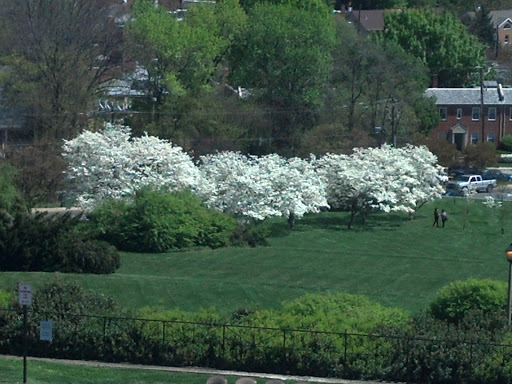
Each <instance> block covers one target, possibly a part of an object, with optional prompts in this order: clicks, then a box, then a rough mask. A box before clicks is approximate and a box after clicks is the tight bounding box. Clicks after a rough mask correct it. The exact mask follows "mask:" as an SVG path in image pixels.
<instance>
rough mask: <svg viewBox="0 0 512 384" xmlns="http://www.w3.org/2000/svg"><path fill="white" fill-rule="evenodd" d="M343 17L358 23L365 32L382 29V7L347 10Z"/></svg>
mask: <svg viewBox="0 0 512 384" xmlns="http://www.w3.org/2000/svg"><path fill="white" fill-rule="evenodd" d="M345 19H346V20H347V21H348V22H353V23H358V24H360V25H361V27H362V28H364V29H365V30H366V31H367V32H374V31H383V30H384V11H383V10H382V9H370V10H361V11H348V12H347V13H346V16H345Z"/></svg>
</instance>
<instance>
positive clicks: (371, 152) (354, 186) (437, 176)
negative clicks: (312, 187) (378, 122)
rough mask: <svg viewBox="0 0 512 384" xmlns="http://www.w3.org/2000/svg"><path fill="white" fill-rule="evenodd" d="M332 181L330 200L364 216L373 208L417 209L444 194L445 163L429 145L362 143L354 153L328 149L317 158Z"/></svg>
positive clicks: (327, 179) (349, 224)
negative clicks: (365, 145)
mask: <svg viewBox="0 0 512 384" xmlns="http://www.w3.org/2000/svg"><path fill="white" fill-rule="evenodd" d="M315 164H316V166H317V167H318V170H319V173H320V174H321V175H322V176H323V177H324V179H325V180H326V181H327V183H328V186H327V200H328V203H329V204H330V205H331V206H333V207H335V208H342V209H347V210H349V211H350V213H351V215H350V220H349V223H348V227H349V228H350V227H351V225H352V223H353V220H354V217H355V216H356V215H357V214H359V215H360V216H361V217H362V218H363V220H365V219H366V217H367V215H368V214H369V213H370V212H371V211H372V210H382V211H384V212H391V211H401V212H407V213H410V214H412V213H414V211H415V210H416V209H418V208H419V207H420V206H421V205H422V204H424V203H425V202H427V201H430V200H433V199H436V198H439V197H441V194H442V186H441V182H442V181H444V180H445V176H444V173H443V170H442V167H440V166H439V165H437V159H436V157H435V156H434V155H433V154H432V153H431V152H430V151H429V150H428V149H427V148H426V147H414V146H406V147H404V148H393V147H391V146H388V145H384V146H382V147H380V148H365V149H363V148H356V149H354V153H353V154H352V155H350V156H348V155H335V154H326V155H325V156H323V157H322V158H320V159H318V160H317V161H316V162H315Z"/></svg>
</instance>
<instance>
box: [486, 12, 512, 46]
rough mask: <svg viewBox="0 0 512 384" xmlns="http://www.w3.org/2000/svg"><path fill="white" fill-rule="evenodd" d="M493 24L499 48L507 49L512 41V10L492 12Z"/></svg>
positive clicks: (490, 13)
mask: <svg viewBox="0 0 512 384" xmlns="http://www.w3.org/2000/svg"><path fill="white" fill-rule="evenodd" d="M489 15H490V16H491V23H492V25H493V26H494V28H495V32H496V43H497V45H498V46H499V47H507V46H509V45H510V44H511V43H512V41H511V39H512V9H505V10H500V11H490V12H489Z"/></svg>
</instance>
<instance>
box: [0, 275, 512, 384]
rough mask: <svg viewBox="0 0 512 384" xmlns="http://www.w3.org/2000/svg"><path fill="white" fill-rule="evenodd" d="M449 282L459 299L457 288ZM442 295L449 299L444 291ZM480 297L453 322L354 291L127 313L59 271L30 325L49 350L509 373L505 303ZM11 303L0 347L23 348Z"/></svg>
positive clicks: (408, 378)
mask: <svg viewBox="0 0 512 384" xmlns="http://www.w3.org/2000/svg"><path fill="white" fill-rule="evenodd" d="M465 284H466V285H468V286H474V285H480V286H482V285H484V286H485V285H487V286H489V284H487V282H484V283H482V282H480V281H468V282H466V283H465ZM463 285H464V284H463ZM453 288H454V289H453V290H452V292H453V295H454V296H452V298H451V299H452V301H453V302H455V301H456V300H457V297H460V296H458V295H459V292H460V291H461V289H460V285H459V286H457V287H453ZM466 288H469V290H471V289H472V288H471V287H466ZM467 290H468V289H463V290H462V291H467ZM477 295H479V294H478V293H477ZM441 296H442V297H443V299H446V296H447V295H446V292H444V293H443V294H442V295H441ZM484 297H485V294H483V295H481V296H480V298H484ZM436 299H437V298H435V299H434V301H435V300H436ZM474 303H475V305H473V306H472V307H471V308H469V310H467V312H466V315H465V316H464V318H462V319H459V320H458V321H457V322H450V321H446V320H444V319H440V318H438V317H437V314H435V313H433V312H432V311H430V309H427V310H426V311H425V312H424V313H421V314H418V315H416V316H413V317H410V316H408V315H407V314H405V313H403V312H402V311H400V310H397V309H392V308H391V309H390V308H385V307H382V306H380V305H378V304H376V303H373V302H371V301H369V300H368V299H366V298H364V297H361V296H354V295H348V294H329V295H317V294H315V295H306V296H304V297H302V298H298V299H296V300H294V301H292V302H289V303H286V304H284V305H283V307H282V308H281V309H279V310H268V311H262V310H256V309H247V308H240V309H239V310H237V311H235V312H233V313H230V314H219V313H218V312H217V311H215V310H214V309H204V310H202V311H199V312H197V313H184V312H181V311H179V310H171V311H165V310H162V309H156V308H149V307H148V308H144V309H142V310H141V311H140V312H138V313H128V312H126V311H124V310H122V309H121V308H119V307H118V306H116V305H115V303H114V302H113V301H112V300H109V299H106V298H104V297H102V296H99V295H94V294H90V293H87V292H84V291H83V290H82V289H81V288H80V287H79V286H77V285H75V284H72V283H62V282H60V281H59V280H58V279H56V280H54V281H51V282H49V283H48V284H46V285H45V286H44V287H42V288H40V289H39V290H38V291H37V292H36V293H35V295H34V302H33V306H32V308H31V311H30V321H29V334H28V335H29V345H30V353H31V354H34V355H39V356H49V357H62V358H64V357H65V358H74V359H90V360H103V361H117V362H121V361H127V362H134V363H148V364H162V365H174V366H187V365H193V366H205V367H206V366H207V367H215V368H221V369H238V370H253V371H260V372H274V373H281V374H300V375H312V376H331V377H333V376H334V377H341V378H346V379H367V380H386V381H400V382H421V383H436V384H437V383H445V384H451V383H453V384H455V383H469V384H473V383H482V382H493V383H511V382H512V376H511V375H510V372H511V370H512V354H511V353H510V352H511V350H512V344H510V343H509V342H510V341H512V339H511V337H512V336H511V334H510V332H509V330H508V329H507V328H506V327H505V325H504V321H503V319H502V318H503V313H502V312H501V310H502V308H495V307H492V308H491V310H490V311H488V308H489V307H487V304H488V303H483V305H482V302H481V301H479V300H478V299H477V300H475V301H474ZM10 308H11V311H3V310H0V353H10V354H20V353H21V346H22V329H21V323H22V322H21V321H20V320H21V312H20V311H19V309H18V310H17V311H16V308H17V304H16V303H14V302H11V304H10ZM484 308H487V309H484ZM114 314H115V317H114V316H113V315H114ZM137 317H139V318H138V319H137ZM141 317H143V318H144V320H143V319H141ZM42 319H49V320H53V321H54V339H53V341H52V342H51V343H49V344H45V342H41V341H39V340H38V336H39V333H38V325H39V320H42ZM326 329H328V331H325V330H326Z"/></svg>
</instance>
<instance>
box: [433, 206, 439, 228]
mask: <svg viewBox="0 0 512 384" xmlns="http://www.w3.org/2000/svg"><path fill="white" fill-rule="evenodd" d="M432 226H433V227H436V228H438V227H439V211H438V210H437V208H436V209H434V224H432Z"/></svg>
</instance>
